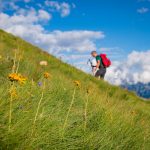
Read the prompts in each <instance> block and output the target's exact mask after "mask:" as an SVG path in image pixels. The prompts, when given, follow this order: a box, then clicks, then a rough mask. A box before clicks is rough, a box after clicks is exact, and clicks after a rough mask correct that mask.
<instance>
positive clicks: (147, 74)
mask: <svg viewBox="0 0 150 150" xmlns="http://www.w3.org/2000/svg"><path fill="white" fill-rule="evenodd" d="M149 56H150V50H148V51H143V52H138V51H133V52H132V53H130V54H129V55H128V58H127V60H126V61H124V62H119V61H117V62H113V65H112V66H111V67H110V68H109V69H108V72H107V80H108V81H109V82H111V83H112V84H117V85H120V84H122V83H124V82H128V83H137V82H142V83H148V82H150V57H149Z"/></svg>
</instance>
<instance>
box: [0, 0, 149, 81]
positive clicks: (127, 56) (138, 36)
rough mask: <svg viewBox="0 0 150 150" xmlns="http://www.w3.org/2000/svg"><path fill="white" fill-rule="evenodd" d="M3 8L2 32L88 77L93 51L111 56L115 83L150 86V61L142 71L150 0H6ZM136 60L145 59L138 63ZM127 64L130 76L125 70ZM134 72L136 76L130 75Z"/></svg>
mask: <svg viewBox="0 0 150 150" xmlns="http://www.w3.org/2000/svg"><path fill="white" fill-rule="evenodd" d="M0 3H1V5H0V10H1V12H0V23H1V24H0V28H2V29H4V30H6V31H7V32H10V33H13V34H15V35H17V36H20V37H22V38H24V39H25V40H27V41H29V42H31V43H33V44H35V45H37V46H39V47H41V48H43V49H44V50H46V51H48V52H49V53H52V54H54V55H55V56H58V57H62V59H63V60H64V61H67V62H68V63H70V64H72V65H75V66H76V67H78V68H81V69H82V70H85V71H88V69H87V68H88V67H87V66H86V65H87V64H86V61H87V59H88V58H89V57H90V55H89V53H90V51H91V50H97V51H98V52H99V53H100V52H103V53H107V55H108V56H109V57H110V58H111V60H112V61H113V64H114V65H113V66H112V68H110V69H109V70H110V71H109V73H108V81H110V80H111V81H112V82H114V80H113V77H114V76H117V77H116V78H117V79H118V78H119V81H117V83H121V82H122V81H123V80H125V78H127V77H129V78H130V79H128V80H129V81H131V80H133V81H136V82H139V81H140V82H150V77H148V76H150V70H149V69H147V68H149V67H150V63H149V62H150V61H149V60H147V59H146V60H145V61H146V62H144V63H142V66H139V68H137V64H138V65H139V63H140V61H143V58H144V57H145V56H146V55H149V54H150V52H149V50H150V0H12V1H9V0H2V1H1V2H0ZM29 29H30V30H29ZM132 57H139V58H137V59H136V60H132V59H133V58H132ZM137 60H138V61H137ZM127 61H129V62H130V64H129V63H127ZM121 63H124V65H125V66H128V70H127V69H126V68H123V70H122V68H121V70H120V67H119V66H121V65H123V64H121ZM145 64H146V66H145ZM147 66H148V67H147ZM145 68H146V69H145ZM130 70H136V71H135V72H132V73H130ZM116 72H117V73H116ZM122 72H123V75H121V77H120V74H121V73H122Z"/></svg>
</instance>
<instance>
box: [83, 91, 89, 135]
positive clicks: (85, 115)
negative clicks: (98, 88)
mask: <svg viewBox="0 0 150 150" xmlns="http://www.w3.org/2000/svg"><path fill="white" fill-rule="evenodd" d="M88 101H89V97H88V94H87V98H86V101H85V109H84V119H85V120H84V132H85V130H86V127H87V107H88Z"/></svg>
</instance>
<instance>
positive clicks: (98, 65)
mask: <svg viewBox="0 0 150 150" xmlns="http://www.w3.org/2000/svg"><path fill="white" fill-rule="evenodd" d="M100 64H101V62H100V60H98V61H97V65H96V69H98V68H99V67H100Z"/></svg>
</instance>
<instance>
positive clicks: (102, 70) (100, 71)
mask: <svg viewBox="0 0 150 150" xmlns="http://www.w3.org/2000/svg"><path fill="white" fill-rule="evenodd" d="M91 55H92V56H93V57H94V58H95V59H96V62H97V64H96V67H95V69H94V71H95V77H97V78H99V77H100V79H102V80H103V79H104V77H105V74H106V67H105V66H104V64H103V62H102V58H101V57H100V55H98V54H97V52H96V51H92V52H91Z"/></svg>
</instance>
